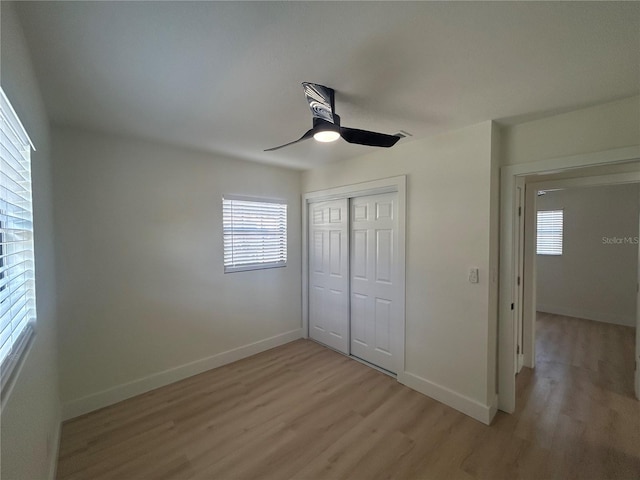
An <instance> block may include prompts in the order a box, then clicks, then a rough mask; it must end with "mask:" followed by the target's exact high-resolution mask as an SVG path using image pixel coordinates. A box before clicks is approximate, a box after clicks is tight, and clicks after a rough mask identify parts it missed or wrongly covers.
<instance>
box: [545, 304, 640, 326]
mask: <svg viewBox="0 0 640 480" xmlns="http://www.w3.org/2000/svg"><path fill="white" fill-rule="evenodd" d="M536 310H537V311H538V312H543V313H553V314H555V315H564V316H566V317H575V318H584V319H585V320H593V321H595V322H603V323H612V324H614V325H622V326H623V327H635V326H636V319H635V317H633V316H631V317H627V316H626V315H618V314H615V313H613V314H612V313H607V312H594V311H591V310H579V309H574V308H566V307H558V306H554V305H538V306H537V308H536Z"/></svg>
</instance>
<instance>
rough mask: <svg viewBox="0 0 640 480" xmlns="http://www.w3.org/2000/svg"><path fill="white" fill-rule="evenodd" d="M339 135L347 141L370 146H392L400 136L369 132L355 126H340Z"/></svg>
mask: <svg viewBox="0 0 640 480" xmlns="http://www.w3.org/2000/svg"><path fill="white" fill-rule="evenodd" d="M340 135H341V136H342V138H344V139H345V140H346V141H347V142H349V143H357V144H358V145H369V146H370V147H387V148H388V147H393V146H394V145H395V144H396V142H397V141H398V140H400V138H401V137H399V136H397V135H387V134H386V133H377V132H369V131H367V130H358V129H357V128H348V127H341V128H340Z"/></svg>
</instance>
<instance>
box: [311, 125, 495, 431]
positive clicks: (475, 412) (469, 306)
mask: <svg viewBox="0 0 640 480" xmlns="http://www.w3.org/2000/svg"><path fill="white" fill-rule="evenodd" d="M492 135H495V133H494V126H493V125H492V123H491V122H484V123H481V124H478V125H474V126H471V127H467V128H465V129H462V130H458V131H455V132H449V133H447V134H444V135H440V136H437V137H433V138H429V139H427V140H421V141H413V142H410V143H406V144H404V143H403V142H400V143H399V144H398V145H396V146H395V147H393V148H391V149H379V150H375V151H372V153H371V154H369V155H366V156H364V157H360V158H356V159H353V160H349V161H345V162H339V163H334V164H330V165H327V166H325V167H323V168H317V169H315V170H311V171H307V172H305V173H304V174H303V181H302V189H303V191H304V192H311V191H316V190H322V189H326V188H331V187H336V186H341V185H349V184H354V183H358V182H364V181H369V180H375V179H380V178H386V177H391V176H396V175H402V174H406V175H407V232H406V233H407V236H406V238H407V240H406V242H407V245H406V351H405V356H406V361H405V365H406V367H405V368H406V372H404V373H402V374H401V375H399V378H400V379H401V380H402V381H406V382H407V384H408V385H410V386H412V387H413V388H416V389H418V390H421V391H423V392H424V393H427V394H429V395H431V396H434V397H436V398H438V399H440V400H442V401H444V402H445V403H448V404H450V405H452V406H455V407H456V408H459V409H461V410H463V411H465V412H466V413H469V414H470V415H472V416H475V417H476V418H479V419H483V420H484V421H487V420H488V419H489V418H490V407H491V405H492V403H493V402H494V397H495V395H494V393H495V335H496V319H495V315H496V313H495V305H493V304H492V302H495V299H496V297H495V288H496V285H495V283H490V279H491V275H490V269H491V268H494V269H496V268H497V237H496V236H495V234H497V232H491V228H490V227H493V228H497V223H496V215H497V211H496V209H497V197H496V195H497V185H496V184H495V182H496V181H497V170H496V168H497V167H496V158H495V155H493V156H492V140H493V141H494V143H495V141H496V139H495V138H492ZM492 188H493V190H492ZM470 267H478V268H479V269H480V283H478V284H471V283H469V282H468V280H467V277H468V270H469V268H470Z"/></svg>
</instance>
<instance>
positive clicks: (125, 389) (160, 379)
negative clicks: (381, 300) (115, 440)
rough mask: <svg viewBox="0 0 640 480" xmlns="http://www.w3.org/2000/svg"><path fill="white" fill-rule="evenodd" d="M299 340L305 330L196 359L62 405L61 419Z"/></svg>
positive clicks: (294, 331)
mask: <svg viewBox="0 0 640 480" xmlns="http://www.w3.org/2000/svg"><path fill="white" fill-rule="evenodd" d="M299 338H302V330H301V329H300V328H297V329H295V330H291V331H289V332H285V333H281V334H279V335H274V336H273V337H269V338H265V339H263V340H259V341H257V342H253V343H250V344H248V345H243V346H240V347H237V348H233V349H231V350H227V351H226V352H221V353H217V354H215V355H212V356H210V357H206V358H203V359H200V360H196V361H194V362H190V363H187V364H184V365H181V366H179V367H175V368H170V369H168V370H164V371H162V372H158V373H154V374H152V375H149V376H147V377H143V378H139V379H137V380H134V381H132V382H128V383H124V384H122V385H117V386H115V387H112V388H109V389H106V390H103V391H101V392H97V393H94V394H91V395H87V396H85V397H82V398H78V399H76V400H71V401H70V402H67V403H65V404H64V405H63V408H62V418H63V420H69V419H71V418H74V417H77V416H80V415H84V414H85V413H89V412H92V411H94V410H98V409H99V408H103V407H107V406H109V405H113V404H114V403H117V402H120V401H122V400H126V399H127V398H131V397H135V396H136V395H140V394H142V393H146V392H148V391H150V390H154V389H156V388H159V387H164V386H165V385H169V384H171V383H174V382H177V381H179V380H183V379H185V378H187V377H191V376H193V375H197V374H199V373H202V372H206V371H207V370H211V369H212V368H217V367H221V366H223V365H227V364H229V363H232V362H235V361H238V360H241V359H243V358H246V357H250V356H251V355H255V354H257V353H261V352H264V351H266V350H270V349H272V348H275V347H279V346H280V345H284V344H285V343H289V342H292V341H294V340H297V339H299Z"/></svg>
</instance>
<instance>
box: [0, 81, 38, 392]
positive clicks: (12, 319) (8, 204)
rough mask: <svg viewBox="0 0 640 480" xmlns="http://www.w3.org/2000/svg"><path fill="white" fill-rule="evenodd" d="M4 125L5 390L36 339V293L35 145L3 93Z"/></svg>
mask: <svg viewBox="0 0 640 480" xmlns="http://www.w3.org/2000/svg"><path fill="white" fill-rule="evenodd" d="M0 123H1V124H0V136H1V138H0V362H1V364H0V373H1V375H0V376H1V378H2V387H4V386H5V385H6V384H7V383H8V381H9V380H10V379H11V378H12V375H13V373H14V371H15V367H16V366H17V365H18V362H19V360H20V358H21V357H22V355H23V354H24V352H25V351H26V347H27V345H28V344H29V341H30V340H31V338H32V337H33V334H34V325H35V321H36V292H35V279H34V265H33V223H32V214H31V211H32V209H31V149H32V144H31V140H29V137H28V135H27V133H26V132H25V130H24V127H23V126H22V123H20V120H19V119H18V117H17V115H16V112H15V111H14V110H13V107H12V106H11V104H10V103H9V100H8V99H7V97H6V96H5V94H4V91H3V90H2V89H1V88H0ZM3 392H4V388H3Z"/></svg>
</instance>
